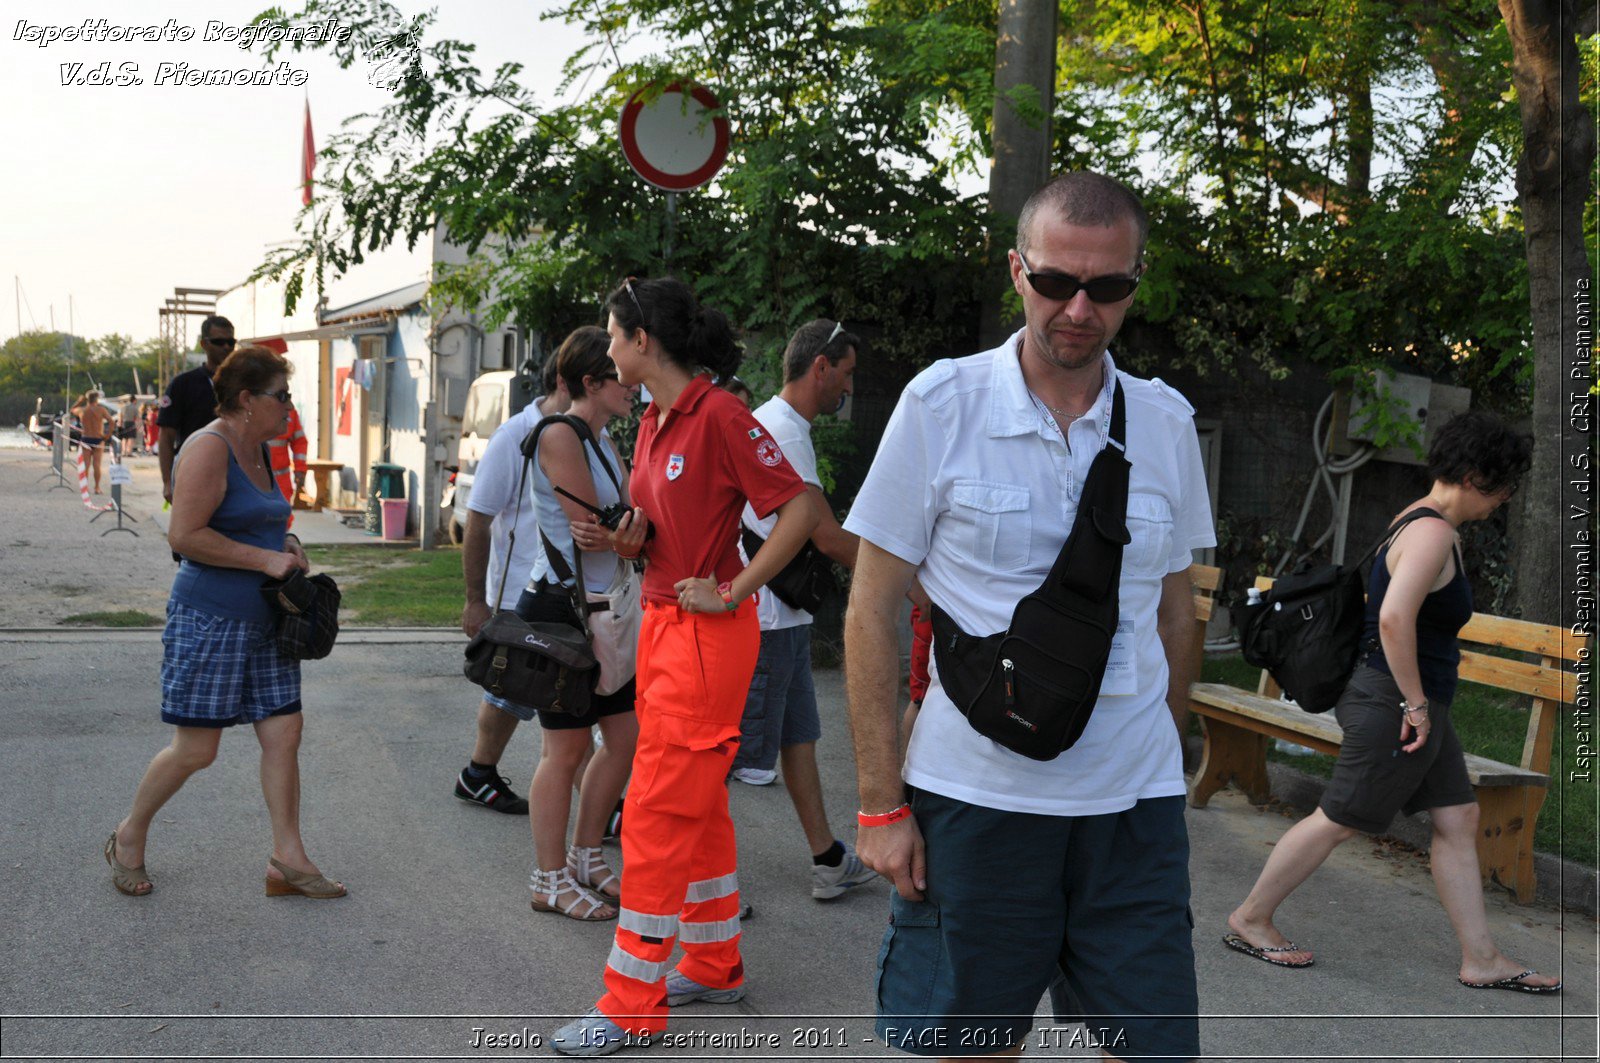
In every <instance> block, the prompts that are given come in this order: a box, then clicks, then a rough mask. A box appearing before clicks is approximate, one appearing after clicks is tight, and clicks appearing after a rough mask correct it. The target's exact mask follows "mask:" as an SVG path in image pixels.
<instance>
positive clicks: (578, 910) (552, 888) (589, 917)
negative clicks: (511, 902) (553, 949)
mask: <svg viewBox="0 0 1600 1063" xmlns="http://www.w3.org/2000/svg"><path fill="white" fill-rule="evenodd" d="M528 888H529V889H531V890H533V900H532V901H531V902H529V904H530V906H531V907H532V908H533V910H534V911H536V912H558V913H560V914H561V915H564V916H566V917H567V918H568V919H576V920H578V921H579V922H580V923H603V922H605V921H606V920H609V919H615V918H616V917H617V910H616V909H615V908H613V907H611V906H610V905H608V904H607V903H606V902H605V901H603V900H601V899H600V898H599V897H597V896H596V895H595V894H593V893H591V892H590V891H589V890H588V889H586V888H584V887H583V886H580V885H578V884H577V883H576V882H574V881H572V871H571V869H569V868H565V867H563V868H561V869H560V870H558V871H542V870H541V871H535V872H534V873H533V874H532V875H531V876H530V877H529V882H528ZM566 896H570V897H571V898H572V899H571V900H569V901H568V902H567V903H566V904H562V903H561V898H562V897H566Z"/></svg>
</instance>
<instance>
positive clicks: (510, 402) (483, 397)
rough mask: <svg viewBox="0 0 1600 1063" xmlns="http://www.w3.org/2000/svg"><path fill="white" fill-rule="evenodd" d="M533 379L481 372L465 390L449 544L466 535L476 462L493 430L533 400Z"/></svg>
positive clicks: (513, 373) (509, 372)
mask: <svg viewBox="0 0 1600 1063" xmlns="http://www.w3.org/2000/svg"><path fill="white" fill-rule="evenodd" d="M533 384H534V378H532V377H530V376H528V375H527V374H524V373H518V372H516V371H514V370H510V369H499V370H496V371H494V372H492V373H484V374H483V375H482V376H480V377H479V378H478V379H476V380H474V381H473V382H472V387H471V388H469V389H468V390H467V405H466V409H465V410H463V411H462V414H461V441H460V443H459V444H458V445H457V449H456V465H457V466H458V469H457V472H456V482H455V497H454V501H453V503H452V506H451V512H450V541H451V542H456V543H459V542H460V541H461V540H462V537H463V536H464V535H465V533H466V527H467V500H468V499H469V498H471V497H472V480H473V476H474V474H476V473H477V471H478V462H479V461H481V460H482V459H483V452H484V450H486V449H487V448H488V446H489V437H490V436H492V435H494V432H495V429H497V428H499V427H500V426H501V425H503V424H505V423H506V422H507V421H509V420H510V419H511V418H512V417H513V416H515V415H516V414H518V413H521V412H522V410H523V409H524V408H525V407H526V406H527V405H528V401H529V400H530V399H531V398H532V397H533Z"/></svg>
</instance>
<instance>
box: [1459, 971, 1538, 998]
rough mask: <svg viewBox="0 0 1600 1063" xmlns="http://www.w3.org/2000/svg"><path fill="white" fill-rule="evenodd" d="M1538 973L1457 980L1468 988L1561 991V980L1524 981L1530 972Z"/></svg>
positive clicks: (1520, 991)
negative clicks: (1551, 982) (1489, 979)
mask: <svg viewBox="0 0 1600 1063" xmlns="http://www.w3.org/2000/svg"><path fill="white" fill-rule="evenodd" d="M1538 973H1539V972H1538V971H1523V972H1522V973H1521V974H1514V975H1511V976H1510V977H1508V978H1502V979H1500V980H1499V981H1498V982H1469V981H1467V980H1466V979H1465V978H1457V979H1456V981H1458V982H1460V983H1461V984H1462V985H1464V986H1466V987H1467V988H1468V989H1507V990H1510V991H1511V992H1513V993H1559V992H1561V983H1560V982H1557V983H1556V984H1555V985H1529V984H1528V983H1527V982H1524V981H1523V979H1524V978H1526V977H1528V976H1529V975H1530V974H1538Z"/></svg>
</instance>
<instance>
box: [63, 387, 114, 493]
mask: <svg viewBox="0 0 1600 1063" xmlns="http://www.w3.org/2000/svg"><path fill="white" fill-rule="evenodd" d="M72 413H73V416H75V417H77V418H78V423H79V424H81V425H83V439H82V444H83V454H84V461H85V462H87V463H88V465H89V468H90V469H92V470H93V471H94V493H95V494H97V495H98V494H100V493H101V491H100V455H101V453H102V452H103V451H104V450H105V449H106V440H107V439H109V438H111V434H112V433H113V432H115V431H116V425H117V415H116V414H114V413H112V412H111V410H110V409H109V408H107V407H105V406H103V405H101V403H100V393H99V392H98V391H86V392H84V393H83V401H82V402H81V403H79V404H78V405H76V406H74V407H73V408H72Z"/></svg>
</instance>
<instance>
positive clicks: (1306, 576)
mask: <svg viewBox="0 0 1600 1063" xmlns="http://www.w3.org/2000/svg"><path fill="white" fill-rule="evenodd" d="M1437 516H1439V514H1438V513H1437V512H1436V511H1434V510H1431V509H1427V508H1420V507H1419V508H1417V509H1414V510H1412V511H1411V512H1410V513H1407V514H1406V515H1405V516H1403V517H1401V518H1400V519H1399V520H1397V521H1395V522H1394V523H1393V524H1391V525H1390V526H1389V530H1388V531H1386V532H1384V533H1383V538H1381V539H1379V540H1378V541H1377V542H1375V543H1373V544H1372V549H1370V550H1368V551H1367V552H1366V554H1364V555H1363V556H1362V558H1361V560H1359V561H1357V562H1356V563H1355V564H1353V565H1331V564H1330V565H1316V566H1312V564H1311V563H1310V562H1309V561H1303V562H1301V563H1300V564H1299V565H1297V566H1296V567H1295V570H1294V571H1293V572H1291V573H1289V575H1287V576H1284V577H1283V578H1281V579H1279V580H1276V581H1275V582H1274V583H1273V584H1272V586H1271V587H1270V588H1268V589H1267V590H1266V591H1265V592H1264V593H1263V594H1262V595H1261V597H1260V598H1259V599H1257V600H1256V601H1254V602H1246V603H1244V604H1242V605H1236V606H1234V608H1233V621H1234V624H1235V625H1236V626H1237V627H1238V629H1239V649H1240V651H1241V652H1242V653H1243V655H1244V659H1245V662H1246V663H1248V664H1253V665H1255V666H1256V667H1257V668H1265V669H1266V670H1267V671H1268V672H1269V673H1270V674H1271V675H1272V678H1273V679H1274V680H1275V681H1276V682H1277V684H1278V686H1279V687H1281V688H1282V689H1283V692H1284V693H1285V694H1287V695H1288V696H1289V697H1290V698H1292V699H1294V703H1295V704H1296V705H1299V706H1300V707H1301V708H1302V709H1304V710H1306V711H1307V712H1327V711H1328V710H1329V709H1331V708H1333V707H1334V706H1335V705H1337V704H1338V703H1339V698H1340V696H1341V695H1343V694H1344V688H1345V686H1346V685H1347V684H1348V683H1349V682H1350V676H1351V675H1352V674H1353V673H1354V672H1355V670H1356V661H1357V659H1358V658H1359V657H1360V656H1361V651H1362V645H1361V632H1362V629H1363V627H1365V624H1366V611H1367V581H1366V579H1365V578H1364V577H1363V576H1362V573H1361V570H1362V568H1363V567H1364V566H1365V565H1366V563H1367V562H1368V561H1369V560H1371V559H1372V558H1373V557H1374V556H1375V555H1376V554H1377V553H1378V551H1379V550H1381V549H1382V548H1383V546H1384V544H1385V543H1388V542H1389V541H1391V540H1392V539H1393V538H1394V537H1395V536H1396V535H1398V534H1400V529H1401V528H1404V527H1405V526H1406V525H1407V524H1410V523H1411V522H1412V521H1414V520H1418V519H1420V518H1422V517H1437ZM1456 563H1457V565H1458V566H1459V565H1460V557H1459V555H1458V556H1457V559H1456ZM1370 648H1371V647H1368V649H1370Z"/></svg>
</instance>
